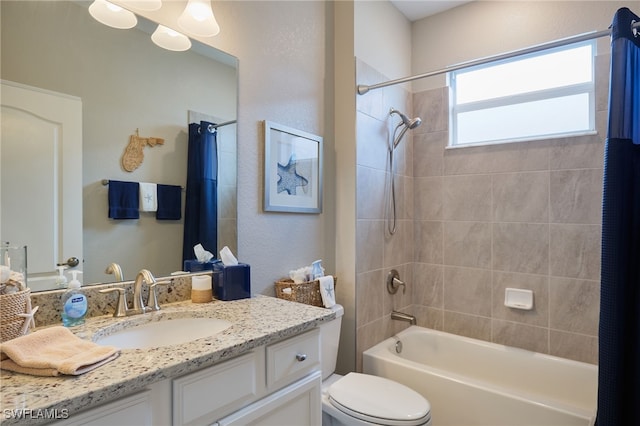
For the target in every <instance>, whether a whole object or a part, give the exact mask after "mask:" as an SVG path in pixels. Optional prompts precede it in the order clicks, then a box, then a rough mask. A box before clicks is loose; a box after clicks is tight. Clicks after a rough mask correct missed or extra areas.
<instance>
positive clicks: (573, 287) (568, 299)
mask: <svg viewBox="0 0 640 426" xmlns="http://www.w3.org/2000/svg"><path fill="white" fill-rule="evenodd" d="M549 287H550V298H549V299H550V302H549V305H550V327H551V328H553V329H556V330H562V331H569V332H572V333H581V334H588V335H591V336H597V335H598V320H599V318H600V282H599V281H587V280H576V279H571V278H556V277H551V282H550V285H549Z"/></svg>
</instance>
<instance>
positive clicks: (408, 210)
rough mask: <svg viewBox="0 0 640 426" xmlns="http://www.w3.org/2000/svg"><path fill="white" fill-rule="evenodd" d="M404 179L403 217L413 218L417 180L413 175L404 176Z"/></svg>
mask: <svg viewBox="0 0 640 426" xmlns="http://www.w3.org/2000/svg"><path fill="white" fill-rule="evenodd" d="M402 180H403V181H404V194H403V195H404V205H403V207H404V208H403V214H402V218H403V219H409V220H413V217H414V212H415V207H414V202H415V198H414V195H413V194H414V193H415V189H414V186H415V180H414V178H413V177H411V176H404V177H403V178H402Z"/></svg>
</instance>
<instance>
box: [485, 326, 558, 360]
mask: <svg viewBox="0 0 640 426" xmlns="http://www.w3.org/2000/svg"><path fill="white" fill-rule="evenodd" d="M492 327H493V342H494V343H498V344H501V345H507V346H514V347H516V348H522V349H527V350H530V351H534V352H541V353H544V354H546V353H549V329H548V328H542V327H535V326H531V325H525V324H521V323H517V322H510V321H503V320H498V319H494V320H493V321H492Z"/></svg>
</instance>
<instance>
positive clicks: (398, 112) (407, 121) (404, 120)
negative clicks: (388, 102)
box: [389, 108, 411, 126]
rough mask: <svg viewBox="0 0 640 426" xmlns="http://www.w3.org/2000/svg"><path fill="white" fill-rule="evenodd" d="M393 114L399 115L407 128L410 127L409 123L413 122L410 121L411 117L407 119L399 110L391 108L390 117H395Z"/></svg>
mask: <svg viewBox="0 0 640 426" xmlns="http://www.w3.org/2000/svg"><path fill="white" fill-rule="evenodd" d="M393 114H398V116H399V117H400V119H401V120H402V122H403V123H404V124H405V126H408V125H409V122H410V121H411V120H409V117H407V116H406V115H404V114H403V113H401V112H400V111H398V110H397V109H395V108H391V110H390V111H389V115H393Z"/></svg>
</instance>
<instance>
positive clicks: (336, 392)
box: [329, 373, 431, 426]
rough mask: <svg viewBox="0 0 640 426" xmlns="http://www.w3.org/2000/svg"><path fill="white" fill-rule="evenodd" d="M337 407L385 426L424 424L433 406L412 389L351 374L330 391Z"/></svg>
mask: <svg viewBox="0 0 640 426" xmlns="http://www.w3.org/2000/svg"><path fill="white" fill-rule="evenodd" d="M329 399H330V401H331V403H332V404H333V405H334V407H336V408H338V409H339V410H340V411H343V412H345V413H346V414H349V415H351V416H354V417H356V418H359V419H362V420H367V421H369V422H372V423H379V424H385V425H404V426H407V425H422V424H424V423H425V422H426V421H427V420H428V419H429V417H430V416H431V413H430V411H431V406H430V404H429V401H427V400H426V399H425V398H424V397H423V396H422V395H420V394H419V393H418V392H416V391H414V390H413V389H411V388H409V387H407V386H405V385H402V384H400V383H397V382H394V381H392V380H389V379H386V378H384V377H378V376H371V375H368V374H360V373H349V374H347V375H346V376H344V377H343V378H341V379H340V380H338V381H336V382H335V383H334V384H332V385H331V387H330V388H329Z"/></svg>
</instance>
